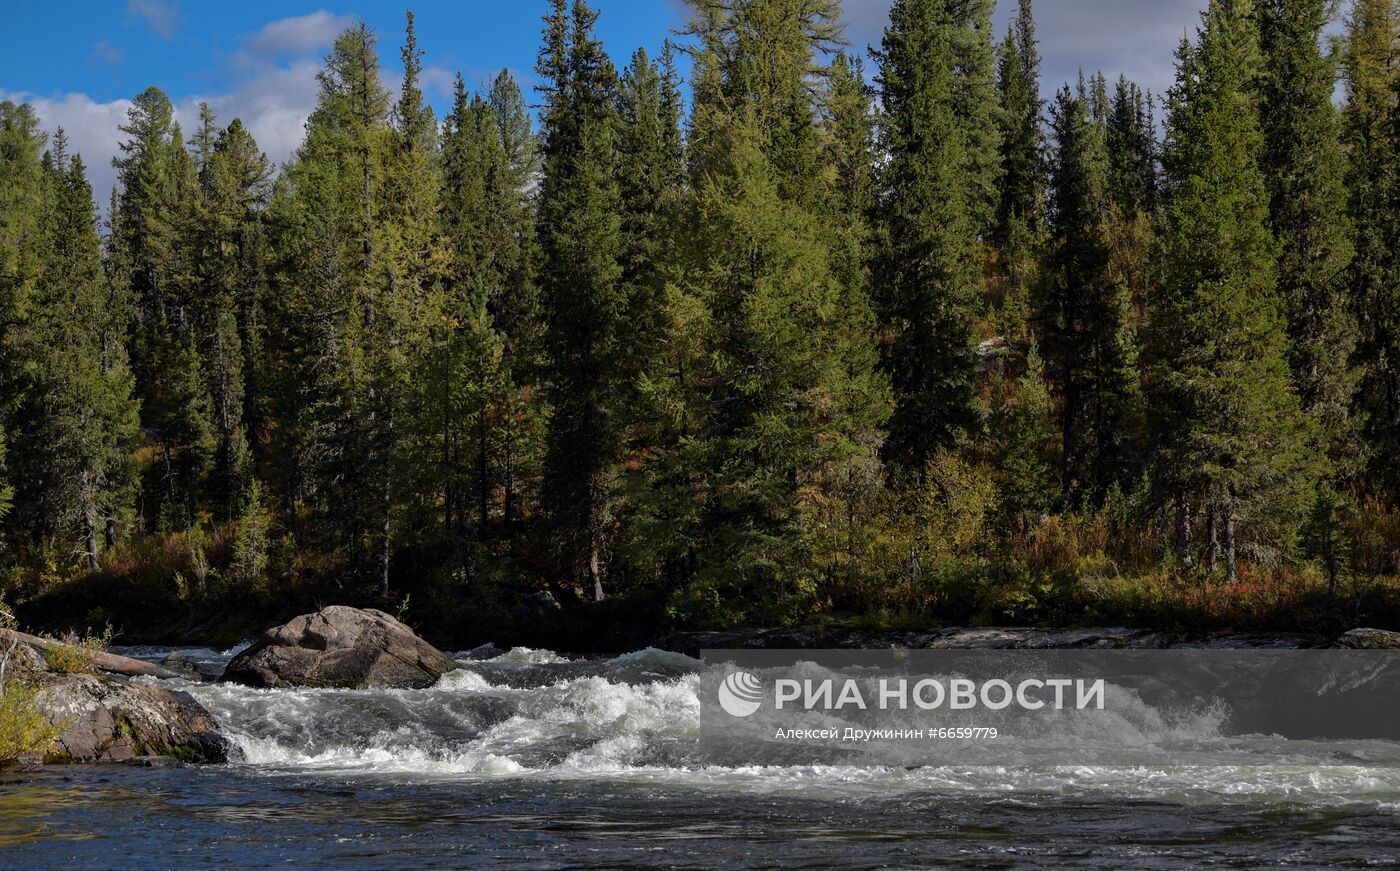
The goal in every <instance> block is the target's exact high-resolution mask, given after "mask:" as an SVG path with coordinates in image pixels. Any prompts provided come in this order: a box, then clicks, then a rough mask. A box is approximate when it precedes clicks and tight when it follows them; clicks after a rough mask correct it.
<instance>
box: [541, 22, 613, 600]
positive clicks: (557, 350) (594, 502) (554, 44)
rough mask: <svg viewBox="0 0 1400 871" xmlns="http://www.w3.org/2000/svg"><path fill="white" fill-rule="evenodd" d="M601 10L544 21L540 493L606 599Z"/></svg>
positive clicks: (609, 318)
mask: <svg viewBox="0 0 1400 871" xmlns="http://www.w3.org/2000/svg"><path fill="white" fill-rule="evenodd" d="M597 17H598V16H597V13H596V12H594V11H593V10H592V9H590V8H589V7H588V6H587V5H586V4H585V3H584V2H583V0H575V2H574V5H573V8H572V10H570V9H568V8H567V6H566V3H565V0H555V2H554V6H553V10H552V12H551V14H550V15H549V16H547V17H546V19H545V20H546V29H545V42H544V46H543V47H542V48H541V50H540V59H539V66H538V71H539V73H540V76H541V77H542V78H543V79H544V81H545V83H546V84H545V85H544V86H543V88H542V90H543V92H544V95H545V105H544V108H543V111H542V115H541V127H542V135H543V145H544V178H543V181H542V188H541V193H540V212H539V238H540V247H541V252H542V255H543V263H542V264H541V275H540V278H541V282H542V291H543V294H544V307H545V311H546V318H547V330H548V333H547V336H546V342H547V347H548V349H549V370H548V371H549V380H550V383H551V386H552V392H553V400H554V403H553V404H554V414H553V416H552V417H551V420H550V429H549V433H548V454H547V457H546V465H545V480H544V493H543V495H544V498H545V502H546V506H547V508H548V509H549V511H550V513H551V515H552V516H553V518H554V520H555V522H556V524H557V535H558V546H559V548H560V551H561V556H562V557H563V559H564V562H565V563H566V565H567V567H568V569H569V571H570V572H571V573H572V574H573V576H574V577H575V578H576V579H577V580H578V581H580V582H581V583H584V584H586V586H587V587H588V588H589V590H590V592H591V594H592V596H593V598H594V599H595V600H601V599H602V598H603V597H604V583H603V582H604V579H605V576H606V568H607V559H608V550H609V545H610V539H611V536H612V534H613V523H614V510H615V505H614V500H615V492H614V491H615V488H616V484H615V474H616V462H617V459H618V448H619V442H620V429H619V427H620V423H621V420H620V416H619V408H618V405H617V403H618V401H619V400H620V399H621V394H622V393H623V391H624V390H625V389H626V386H625V373H626V368H625V363H626V355H625V353H624V351H625V344H626V338H625V336H624V327H625V325H626V324H627V316H628V312H629V300H628V295H627V287H626V285H625V284H624V282H623V275H622V267H621V262H620V258H621V257H622V252H623V240H622V234H621V222H620V212H621V191H620V190H619V186H618V178H617V169H618V152H617V142H616V138H615V137H616V126H617V125H616V93H617V73H616V71H615V70H614V69H613V66H612V62H611V61H609V60H608V57H607V55H606V54H604V52H603V47H602V44H601V43H600V42H598V40H597V38H596V37H595V36H594V30H593V28H594V23H595V22H596V20H597Z"/></svg>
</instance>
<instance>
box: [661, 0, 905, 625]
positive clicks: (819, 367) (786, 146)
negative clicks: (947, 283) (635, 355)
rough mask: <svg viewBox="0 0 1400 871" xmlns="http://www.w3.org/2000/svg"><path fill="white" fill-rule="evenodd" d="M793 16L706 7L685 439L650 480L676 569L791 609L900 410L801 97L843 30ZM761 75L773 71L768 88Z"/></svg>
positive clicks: (807, 11)
mask: <svg viewBox="0 0 1400 871" xmlns="http://www.w3.org/2000/svg"><path fill="white" fill-rule="evenodd" d="M785 10H786V11H787V12H791V11H792V8H791V6H790V5H787V4H784V3H781V2H775V0H753V2H749V3H743V4H737V5H736V6H735V7H734V8H732V9H731V10H729V11H728V12H727V14H726V15H711V14H709V13H710V12H713V10H712V9H711V8H710V7H708V6H706V5H704V4H700V5H698V6H697V10H696V11H697V15H696V25H695V29H696V30H697V31H698V32H699V34H700V36H701V40H702V43H701V46H702V47H701V51H700V53H699V55H698V57H697V61H696V63H697V65H698V66H697V69H696V72H695V75H696V78H697V81H699V82H702V83H703V84H702V85H700V86H699V90H698V96H697V103H696V106H695V109H694V113H693V118H692V125H693V126H692V139H691V155H692V178H694V179H696V181H695V188H694V191H693V201H692V203H691V209H690V216H689V218H688V221H690V222H692V223H691V226H693V227H694V228H695V229H694V231H693V232H694V235H693V236H692V238H691V240H690V250H689V251H688V253H687V255H686V257H687V262H686V264H685V268H684V273H683V275H682V276H681V280H680V285H681V286H680V288H679V293H677V294H676V295H675V296H674V297H673V298H672V299H671V300H670V301H669V306H668V308H669V314H670V317H671V323H672V324H673V328H672V329H673V331H674V332H673V333H672V334H671V336H670V337H669V339H668V341H669V342H671V343H674V344H675V345H677V346H681V347H684V348H687V349H689V350H690V351H691V352H692V353H693V356H691V357H681V358H678V359H677V358H672V361H673V363H674V366H675V368H674V369H673V370H672V371H670V372H667V373H666V375H667V377H669V378H670V379H672V381H671V384H672V385H673V394H672V395H673V396H674V397H675V400H673V401H672V402H671V403H669V407H668V408H666V411H667V412H668V413H669V414H670V415H672V419H673V420H676V421H677V425H678V428H679V429H680V432H681V434H680V437H679V439H678V442H677V445H676V448H675V451H674V453H669V454H667V455H666V456H664V457H662V458H659V459H658V460H657V461H655V462H654V463H652V464H651V465H650V466H649V469H648V471H649V472H650V473H651V474H652V475H654V476H655V480H656V482H657V485H658V489H662V490H663V493H662V500H660V501H661V503H662V504H661V506H660V508H659V509H658V512H657V513H658V514H660V515H661V517H662V519H663V520H664V522H665V524H666V527H665V528H666V529H667V530H668V532H669V534H671V535H672V536H674V537H673V538H672V539H671V540H672V541H674V542H676V543H677V544H680V545H682V547H681V548H679V549H678V550H679V551H680V552H678V553H675V554H674V556H675V558H676V560H677V561H678V562H679V563H681V564H682V565H687V564H688V565H690V566H692V567H693V571H694V573H695V575H696V576H697V577H698V578H700V579H701V580H702V581H703V583H704V584H706V585H708V586H709V588H710V589H714V588H715V587H722V588H728V589H732V586H731V585H734V584H736V583H737V584H738V585H740V587H741V589H746V590H748V591H750V594H753V595H759V596H772V595H773V594H774V593H776V594H777V597H778V598H780V599H781V598H784V597H785V596H794V595H795V594H798V593H799V592H801V591H802V590H803V586H804V584H810V583H812V582H814V581H815V580H816V578H815V573H816V572H817V571H818V570H819V567H818V566H815V565H813V548H814V543H815V537H816V536H817V535H819V534H820V529H821V524H822V520H821V518H822V517H823V515H824V513H825V512H826V510H827V506H828V505H829V503H830V502H832V501H834V500H842V499H844V498H845V497H844V494H843V493H842V492H841V491H842V488H843V487H845V486H846V485H847V483H848V482H849V481H850V480H851V479H852V477H853V476H854V477H859V471H858V470H859V469H860V468H861V467H862V465H863V464H864V463H866V462H868V461H870V460H872V459H873V456H874V451H875V450H876V448H877V446H878V442H879V426H880V423H881V422H882V420H883V418H884V415H885V410H886V407H887V406H886V403H887V398H886V395H885V389H884V386H883V384H882V379H880V378H879V377H878V375H877V374H876V373H875V371H874V364H875V349H874V346H873V343H872V342H871V340H870V330H871V328H872V323H871V320H870V316H869V313H868V308H866V307H865V306H864V304H863V301H864V297H863V295H860V294H853V293H851V291H850V288H847V287H845V286H843V283H842V281H841V280H840V277H839V275H838V274H837V272H836V270H835V269H834V268H833V267H834V265H835V263H834V261H835V257H834V255H833V250H832V245H831V241H830V239H831V237H830V229H829V224H828V219H827V216H826V214H825V213H824V210H821V209H817V208H811V207H809V206H808V203H816V204H818V205H820V204H824V203H828V202H830V201H831V199H830V198H831V196H832V193H831V191H830V188H829V187H828V185H829V183H830V182H829V181H828V180H827V179H826V178H824V175H825V174H824V173H822V172H820V171H819V169H818V165H819V153H820V149H821V140H820V137H819V135H818V134H819V132H820V131H819V128H818V127H817V125H816V118H815V117H814V114H813V112H812V109H811V108H810V106H808V105H807V104H806V103H805V102H804V101H803V100H802V99H801V93H802V90H801V89H802V82H803V80H804V78H805V75H806V72H807V70H808V69H809V68H810V67H811V66H812V65H813V64H814V63H815V59H816V55H817V52H818V50H819V49H820V48H821V47H822V46H823V45H826V44H827V43H828V42H829V41H830V40H831V39H832V38H834V37H835V36H836V35H837V31H836V30H835V27H836V19H835V17H834V15H833V13H832V11H831V10H828V9H827V8H826V6H825V4H816V6H813V7H808V8H804V10H803V11H802V14H796V15H793V14H786V15H785V14H783V13H784V11H785ZM759 58H773V59H774V60H775V65H774V67H773V68H771V69H768V70H767V77H766V79H765V81H764V85H763V87H760V88H753V87H751V83H752V82H753V81H755V79H754V78H753V77H755V76H757V74H758V72H759V70H758V68H757V67H756V66H755V64H756V63H757V60H758V59H759ZM712 65H713V66H712ZM794 113H797V114H794ZM692 337H693V338H692ZM687 473H689V474H687ZM688 494H692V495H688ZM667 550H670V548H668V549H667ZM663 553H665V552H664V551H663ZM809 589H810V588H809Z"/></svg>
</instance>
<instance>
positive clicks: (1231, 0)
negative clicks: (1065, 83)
mask: <svg viewBox="0 0 1400 871" xmlns="http://www.w3.org/2000/svg"><path fill="white" fill-rule="evenodd" d="M1254 18H1255V4H1254V3H1253V2H1252V0H1213V2H1211V4H1210V6H1209V8H1208V9H1207V10H1206V12H1205V13H1203V19H1202V24H1201V26H1200V28H1199V30H1198V41H1197V42H1196V44H1194V45H1192V44H1189V43H1184V44H1183V45H1182V47H1181V49H1180V50H1179V52H1178V62H1177V81H1176V85H1175V86H1174V87H1173V88H1172V90H1171V93H1170V96H1169V98H1168V107H1169V110H1170V114H1169V118H1168V126H1167V140H1166V145H1165V147H1164V150H1163V159H1164V164H1165V168H1166V176H1167V187H1166V190H1165V192H1164V197H1165V203H1164V207H1163V238H1162V243H1161V244H1162V251H1161V259H1162V262H1161V269H1162V286H1161V288H1160V290H1159V292H1158V294H1157V297H1156V304H1155V308H1154V309H1153V311H1152V313H1151V317H1152V322H1151V340H1152V369H1151V381H1152V388H1153V396H1152V400H1153V409H1152V410H1153V423H1154V437H1155V440H1156V444H1157V454H1156V460H1157V463H1156V469H1155V475H1156V484H1157V487H1158V492H1159V494H1160V495H1161V496H1162V497H1164V498H1169V499H1170V500H1172V501H1173V502H1174V503H1175V509H1176V529H1177V540H1178V545H1179V546H1180V548H1181V551H1182V556H1183V558H1184V559H1186V560H1187V561H1188V562H1189V561H1190V550H1189V547H1188V545H1189V543H1190V540H1191V531H1192V519H1193V517H1194V516H1195V512H1194V509H1195V508H1197V507H1198V506H1199V507H1204V508H1205V519H1206V534H1205V542H1206V554H1207V558H1208V561H1209V562H1210V563H1212V564H1216V563H1219V564H1223V567H1224V570H1225V574H1226V577H1227V578H1228V579H1230V580H1233V579H1234V577H1235V565H1236V556H1237V553H1238V551H1239V543H1240V542H1242V541H1244V542H1250V543H1252V544H1253V545H1254V546H1255V547H1256V548H1268V547H1273V548H1279V547H1283V546H1286V545H1287V544H1288V543H1289V540H1290V537H1291V532H1292V530H1293V529H1294V528H1296V526H1295V524H1296V522H1297V521H1298V520H1299V519H1300V517H1299V514H1300V511H1301V504H1300V500H1301V498H1302V491H1303V490H1304V488H1305V487H1306V485H1307V479H1308V472H1309V470H1308V465H1307V462H1306V459H1305V454H1306V436H1307V418H1306V417H1305V415H1304V414H1303V412H1302V410H1301V408H1300V406H1299V403H1298V398H1297V396H1296V395H1294V394H1293V393H1292V392H1291V391H1290V390H1289V370H1288V361H1287V357H1286V354H1287V335H1286V331H1285V328H1284V326H1285V320H1284V317H1283V314H1284V309H1283V301H1282V300H1281V299H1280V298H1279V294H1278V291H1277V288H1276V275H1277V272H1276V267H1275V246H1274V241H1273V239H1272V237H1271V235H1270V233H1269V229H1268V226H1267V222H1268V203H1267V198H1266V196H1265V186H1264V178H1263V175H1262V173H1261V171H1260V168H1259V161H1258V157H1259V155H1260V154H1261V153H1262V149H1263V137H1262V135H1261V133H1260V129H1259V106H1258V100H1257V97H1256V90H1255V88H1254V87H1253V83H1252V81H1251V80H1250V78H1249V77H1247V76H1242V75H1241V72H1242V71H1246V72H1247V71H1257V70H1259V69H1260V58H1259V54H1258V40H1257V38H1256V35H1255V34H1256V27H1255V20H1254Z"/></svg>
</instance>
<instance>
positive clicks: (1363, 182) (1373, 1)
mask: <svg viewBox="0 0 1400 871" xmlns="http://www.w3.org/2000/svg"><path fill="white" fill-rule="evenodd" d="M1397 40H1400V10H1397V9H1396V7H1395V3H1394V2H1393V0H1357V2H1356V4H1355V5H1354V7H1353V8H1352V11H1351V16H1350V18H1348V20H1347V35H1346V41H1345V53H1344V57H1343V72H1344V80H1345V83H1346V106H1345V108H1344V109H1343V112H1342V120H1341V135H1342V142H1343V145H1344V148H1345V152H1346V170H1345V172H1346V183H1347V195H1348V196H1347V199H1348V209H1347V211H1348V213H1349V214H1350V217H1351V220H1352V224H1353V228H1354V240H1353V241H1354V251H1355V256H1354V258H1353V260H1352V262H1351V269H1350V274H1349V275H1348V278H1347V283H1348V284H1349V285H1350V288H1351V293H1352V296H1353V307H1354V310H1355V317H1356V321H1357V324H1358V327H1359V333H1360V335H1359V342H1358V344H1357V352H1358V354H1357V359H1358V361H1359V363H1360V364H1361V365H1360V367H1359V368H1361V370H1362V377H1361V391H1360V399H1361V402H1360V405H1361V412H1362V414H1363V415H1364V426H1365V432H1366V436H1367V442H1368V444H1369V448H1370V453H1371V463H1370V471H1371V473H1372V476H1373V479H1374V480H1376V481H1378V482H1381V483H1382V484H1383V486H1384V487H1385V488H1386V489H1388V490H1389V491H1390V492H1392V493H1394V492H1395V491H1396V488H1397V487H1400V475H1397V474H1396V470H1397V469H1400V436H1397V433H1400V266H1397V263H1400V261H1398V260H1397V257H1396V254H1395V252H1396V250H1397V245H1400V231H1397V229H1396V222H1395V204H1396V202H1397V200H1400V196H1398V195H1397V190H1400V183H1397V181H1396V174H1395V165H1396V161H1397V160H1400V148H1397V145H1396V143H1397V142H1400V109H1397V106H1400V60H1397V58H1400V54H1397V51H1396V46H1397ZM1392 498H1394V497H1392Z"/></svg>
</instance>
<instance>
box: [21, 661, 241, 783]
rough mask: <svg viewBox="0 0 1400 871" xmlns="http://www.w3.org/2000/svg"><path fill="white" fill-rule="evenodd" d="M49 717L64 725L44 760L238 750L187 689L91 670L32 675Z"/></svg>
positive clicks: (194, 755) (217, 758)
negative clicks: (143, 682) (102, 675)
mask: <svg viewBox="0 0 1400 871" xmlns="http://www.w3.org/2000/svg"><path fill="white" fill-rule="evenodd" d="M36 679H37V680H38V681H39V684H40V686H41V687H42V690H41V692H40V694H39V700H40V702H41V703H42V704H43V705H44V706H45V708H46V709H47V715H48V718H49V722H50V723H54V724H57V725H58V726H60V727H61V728H62V729H63V732H62V734H61V735H60V736H59V738H58V740H57V741H56V742H55V743H54V746H53V748H52V749H50V750H49V751H48V752H47V753H45V754H44V757H43V760H42V761H44V762H121V761H125V760H130V759H135V758H138V757H154V756H161V757H173V758H175V759H178V760H180V761H182V762H227V761H228V760H229V759H230V758H231V757H232V756H234V755H236V751H235V750H234V748H233V746H232V745H231V744H230V743H229V741H228V739H226V738H224V737H223V736H222V735H220V734H219V732H218V724H217V723H215V722H214V718H213V716H211V715H210V713H209V712H208V711H207V710H205V708H204V706H203V705H201V704H200V703H199V702H197V701H195V700H194V698H193V697H191V696H190V695H189V694H188V693H180V692H173V691H171V690H167V689H162V688H161V687H157V686H151V685H149V684H133V683H129V682H126V681H121V680H116V679H113V678H107V677H99V676H97V675H90V674H41V675H36Z"/></svg>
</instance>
